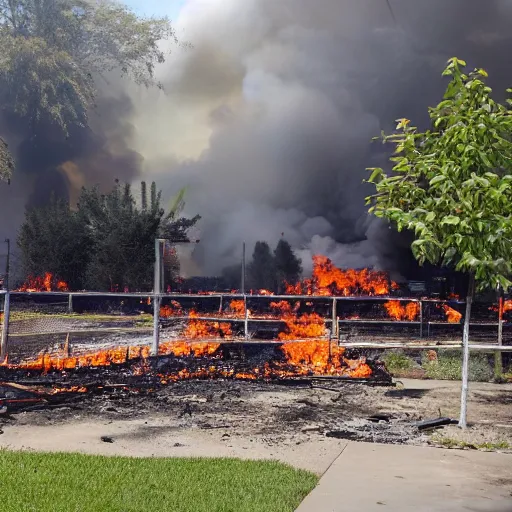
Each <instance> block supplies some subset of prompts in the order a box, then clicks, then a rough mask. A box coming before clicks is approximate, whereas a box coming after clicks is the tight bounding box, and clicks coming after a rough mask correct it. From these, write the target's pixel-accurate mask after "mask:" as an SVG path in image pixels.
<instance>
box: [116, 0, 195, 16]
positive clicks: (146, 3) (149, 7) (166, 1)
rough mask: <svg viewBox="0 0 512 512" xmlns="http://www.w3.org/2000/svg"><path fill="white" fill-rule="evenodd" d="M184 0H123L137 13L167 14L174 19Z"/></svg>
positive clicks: (149, 14)
mask: <svg viewBox="0 0 512 512" xmlns="http://www.w3.org/2000/svg"><path fill="white" fill-rule="evenodd" d="M185 2H186V0H124V2H123V3H125V4H126V5H128V6H129V7H131V8H132V9H133V10H134V11H136V12H137V13H140V14H143V15H147V16H151V15H155V16H169V18H171V20H176V19H177V17H178V14H179V12H180V10H181V8H182V7H183V5H184V4H185Z"/></svg>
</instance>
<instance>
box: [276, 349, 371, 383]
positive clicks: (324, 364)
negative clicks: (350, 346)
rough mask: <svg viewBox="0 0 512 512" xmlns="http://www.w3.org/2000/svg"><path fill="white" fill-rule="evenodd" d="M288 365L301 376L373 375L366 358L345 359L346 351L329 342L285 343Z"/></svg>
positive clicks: (356, 376)
mask: <svg viewBox="0 0 512 512" xmlns="http://www.w3.org/2000/svg"><path fill="white" fill-rule="evenodd" d="M281 349H282V351H283V352H284V354H285V356H286V358H287V361H286V364H287V365H291V366H293V367H294V368H293V369H294V373H296V374H299V375H307V374H311V373H313V374H315V375H339V376H347V377H353V378H366V377H369V376H370V375H371V374H372V370H371V368H370V367H369V366H368V365H367V364H366V360H365V358H361V359H358V360H350V359H346V358H345V357H343V355H344V353H345V349H344V348H342V347H338V346H337V345H332V344H331V343H330V342H329V341H309V342H305V343H303V342H299V343H285V344H284V345H283V346H282V347H281Z"/></svg>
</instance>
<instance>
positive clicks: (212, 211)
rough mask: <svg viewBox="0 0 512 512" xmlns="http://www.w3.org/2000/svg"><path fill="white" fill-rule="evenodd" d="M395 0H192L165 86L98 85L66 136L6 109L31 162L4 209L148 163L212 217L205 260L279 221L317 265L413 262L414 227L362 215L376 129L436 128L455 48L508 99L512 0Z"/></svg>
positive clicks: (194, 208)
mask: <svg viewBox="0 0 512 512" xmlns="http://www.w3.org/2000/svg"><path fill="white" fill-rule="evenodd" d="M389 5H390V6H391V9H392V12H393V15H392V13H391V11H390V9H389ZM389 5H388V2H387V1H386V0H317V1H314V2H313V1H311V0H279V1H277V2H276V1H275V0H244V1H240V0H188V2H187V3H186V5H185V8H184V10H183V11H182V14H181V16H180V18H179V20H178V24H177V27H176V28H177V33H178V35H179V36H181V37H182V38H184V39H186V40H187V41H190V42H191V43H192V48H189V49H186V50H181V51H178V52H175V53H174V55H173V56H171V58H170V59H169V60H168V62H167V63H166V64H165V65H164V66H162V67H161V68H160V69H159V70H158V73H159V76H158V78H159V79H160V80H161V81H162V82H163V83H164V86H165V91H166V92H165V93H161V92H158V91H140V90H134V89H132V88H125V89H124V90H123V88H120V87H119V86H118V87H116V91H115V92H112V91H110V93H109V94H108V95H107V94H106V93H104V92H102V94H101V95H100V101H101V100H102V99H103V98H104V101H103V103H102V104H100V105H99V106H98V107H97V108H96V109H94V112H92V113H91V115H92V119H93V120H94V122H91V128H90V129H88V130H79V133H74V134H72V135H71V137H70V139H69V140H65V141H62V140H61V139H58V137H57V139H58V140H55V139H54V138H53V137H52V136H50V134H51V130H50V131H49V133H48V134H47V135H45V137H43V138H42V139H39V141H38V142H37V143H35V142H34V141H33V139H32V138H31V136H29V135H28V134H26V133H24V132H23V130H21V131H18V130H16V129H14V128H12V129H11V126H7V130H6V124H5V122H2V125H1V129H0V133H1V134H2V135H5V136H6V138H7V139H8V141H9V142H11V145H13V144H14V147H15V151H16V154H17V156H18V159H19V161H20V162H22V164H21V166H20V169H19V172H18V173H17V175H16V177H15V178H14V180H13V184H12V185H11V187H10V188H7V187H6V186H4V185H0V202H1V203H0V212H1V213H2V215H5V214H6V212H7V211H11V209H14V210H16V208H19V206H20V204H23V203H24V202H26V199H27V193H26V191H27V190H30V191H31V193H32V191H33V190H35V191H36V195H35V196H31V197H32V199H31V200H36V199H37V197H42V198H45V197H47V196H48V194H49V193H50V192H51V190H59V191H60V192H61V193H65V192H66V191H68V192H67V193H69V190H70V189H75V188H76V187H77V186H78V185H80V184H93V183H97V182H99V183H100V184H102V185H103V186H106V185H109V184H110V183H111V182H112V181H113V179H114V178H120V179H122V180H130V179H134V178H136V177H138V175H139V171H140V170H141V169H142V170H143V171H144V172H145V173H147V174H149V175H150V176H147V179H151V178H155V179H156V180H157V182H158V184H159V185H160V186H161V187H162V188H163V189H164V192H165V194H166V195H167V196H171V195H172V193H173V192H176V190H177V189H178V188H179V187H181V186H188V187H189V188H188V196H187V199H188V203H187V208H188V211H189V213H191V214H196V213H198V214H200V215H202V217H203V222H202V233H201V240H202V243H201V244H200V245H199V246H198V247H197V249H196V250H195V255H194V257H195V259H196V262H197V264H198V265H199V268H200V270H201V271H202V272H203V273H205V274H218V273H219V272H220V270H221V268H222V267H224V266H227V265H229V264H232V263H234V262H236V261H238V259H239V257H240V255H241V246H242V242H243V241H244V240H245V241H246V242H247V243H248V244H249V247H250V249H249V250H251V249H252V247H251V245H252V244H254V242H256V241H257V240H267V241H268V242H269V243H270V244H271V245H275V244H276V243H277V241H278V239H279V238H280V237H281V236H282V234H283V233H284V236H285V237H286V238H287V239H288V240H289V241H290V243H291V244H292V245H293V246H294V247H295V248H296V249H298V250H299V252H300V255H301V256H302V258H303V260H304V267H305V270H306V271H307V270H308V263H309V262H310V257H311V255H312V254H313V253H324V254H326V255H327V256H330V257H332V258H333V260H334V261H335V263H336V264H338V265H341V266H347V267H348V266H351V267H364V266H373V267H376V268H385V269H387V270H391V271H395V272H402V273H407V274H410V273H413V270H414V268H413V265H411V264H410V260H409V259H408V258H409V257H410V255H409V253H408V251H407V245H408V240H407V238H404V237H402V236H398V235H397V234H396V233H394V232H393V231H392V230H390V229H389V227H388V226H387V225H385V224H383V223H381V222H379V221H376V220H375V219H371V218H368V216H367V214H366V207H365V204H364V198H365V196H366V195H367V194H368V193H370V192H371V187H368V186H366V185H363V184H362V180H363V179H364V178H365V177H366V174H365V172H364V169H365V168H366V167H372V166H375V165H386V161H387V156H388V153H387V149H386V148H385V147H383V146H382V145H379V144H371V143H370V140H371V138H372V137H374V136H376V135H379V133H380V131H381V130H387V131H389V130H392V129H393V128H394V120H395V119H397V118H400V117H408V118H410V119H412V120H413V122H414V123H415V124H417V125H419V126H420V127H426V126H428V114H427V107H428V106H429V105H432V104H434V103H436V102H438V101H439V100H440V98H441V96H442V93H443V89H444V87H445V85H446V82H445V81H444V79H442V77H441V71H442V69H443V67H444V65H445V63H446V61H447V60H448V59H449V58H450V57H452V56H459V57H461V58H465V59H466V60H467V61H468V64H469V65H470V66H479V67H484V68H486V69H487V70H488V71H489V73H490V77H491V78H490V83H491V85H492V86H493V87H495V90H496V92H497V94H498V97H499V95H500V94H501V97H503V91H504V90H505V88H506V87H508V86H512V66H510V57H509V56H510V51H511V50H512V36H511V35H509V27H510V26H511V22H512V8H511V7H510V5H509V2H508V0H486V1H484V0H449V1H446V0H428V1H424V0H423V1H419V0H390V1H389ZM107 90H108V88H107ZM142 157H143V158H144V161H143V162H142V160H141V158H142ZM63 164H66V165H65V167H64V171H63V167H62V166H63ZM34 176H37V177H38V178H34ZM45 176H46V178H45ZM70 182H71V183H74V185H72V186H71V185H70ZM14 204H15V205H17V206H16V207H15V206H13V205H14ZM11 219H12V220H10V221H9V225H16V223H17V222H19V218H16V217H15V216H11ZM2 224H3V223H2ZM0 229H5V228H0ZM0 235H2V233H0ZM408 267H410V270H408Z"/></svg>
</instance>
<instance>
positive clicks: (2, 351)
mask: <svg viewBox="0 0 512 512" xmlns="http://www.w3.org/2000/svg"><path fill="white" fill-rule="evenodd" d="M5 243H6V245H7V259H6V261H5V277H4V288H5V292H6V293H5V297H4V322H3V326H2V338H1V340H0V360H1V361H5V360H6V359H7V356H8V354H9V319H10V310H11V296H10V294H9V272H10V262H11V240H10V239H9V238H6V239H5Z"/></svg>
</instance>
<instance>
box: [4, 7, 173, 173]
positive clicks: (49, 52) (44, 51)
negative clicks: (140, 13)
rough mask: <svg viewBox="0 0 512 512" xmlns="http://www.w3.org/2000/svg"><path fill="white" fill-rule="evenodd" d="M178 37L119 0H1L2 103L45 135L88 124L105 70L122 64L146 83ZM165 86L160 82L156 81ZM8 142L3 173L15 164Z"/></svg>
mask: <svg viewBox="0 0 512 512" xmlns="http://www.w3.org/2000/svg"><path fill="white" fill-rule="evenodd" d="M169 37H171V38H174V32H173V29H172V27H171V25H170V23H169V21H168V19H167V18H139V17H137V16H136V15H135V14H134V13H133V12H132V11H131V10H130V9H129V8H128V7H126V6H124V5H122V4H120V3H117V2H115V1H111V0H103V1H101V2H90V1H88V0H0V110H2V111H3V112H4V113H6V114H10V115H14V116H15V117H17V118H18V119H21V120H23V121H24V122H26V123H27V124H28V125H29V126H30V128H31V130H32V132H33V133H34V134H37V133H38V132H41V131H42V130H44V128H45V126H48V125H51V124H53V125H56V126H58V127H59V128H60V129H61V131H62V134H63V137H64V136H66V135H67V134H68V130H69V129H70V127H71V126H87V122H88V121H87V117H88V116H87V114H88V110H89V108H90V107H91V106H93V105H94V99H95V96H96V87H95V83H96V80H97V78H98V77H101V76H102V75H105V74H106V73H109V72H111V71H114V70H117V71H119V72H121V73H122V74H123V75H126V76H128V77H130V78H131V79H133V80H134V81H135V82H136V83H139V84H143V85H145V86H149V85H153V84H155V80H154V68H155V65H156V64H157V63H160V62H163V61H164V59H165V54H164V52H163V51H162V49H161V46H160V45H159V42H160V41H161V40H162V39H168V38H169ZM156 85H160V84H156ZM5 151H6V148H4V147H0V165H1V167H0V178H2V177H3V178H5V177H8V176H9V175H10V172H11V171H12V165H11V164H10V162H9V158H7V162H6V160H5V157H4V156H3V154H4V153H5Z"/></svg>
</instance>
